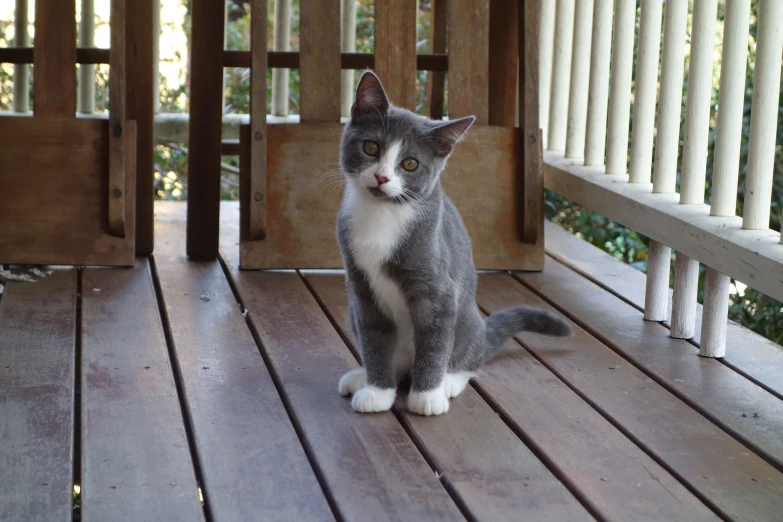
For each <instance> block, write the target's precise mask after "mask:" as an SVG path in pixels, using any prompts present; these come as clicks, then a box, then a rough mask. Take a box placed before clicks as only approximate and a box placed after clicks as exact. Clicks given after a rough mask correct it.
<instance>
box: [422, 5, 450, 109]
mask: <svg viewBox="0 0 783 522" xmlns="http://www.w3.org/2000/svg"><path fill="white" fill-rule="evenodd" d="M431 5H432V23H431V25H430V39H431V41H432V52H433V53H439V54H440V53H445V52H446V33H447V30H446V29H447V27H446V26H447V24H446V22H447V20H448V10H447V7H446V6H447V0H432V4H431ZM445 80H446V73H445V72H443V71H429V72H428V73H427V99H428V100H429V105H430V118H432V119H433V120H442V119H443V101H444V94H445V92H444V91H445Z"/></svg>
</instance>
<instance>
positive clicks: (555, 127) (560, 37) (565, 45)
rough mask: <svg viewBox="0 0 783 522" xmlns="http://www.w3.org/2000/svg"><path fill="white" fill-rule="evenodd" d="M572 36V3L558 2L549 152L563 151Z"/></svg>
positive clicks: (560, 0)
mask: <svg viewBox="0 0 783 522" xmlns="http://www.w3.org/2000/svg"><path fill="white" fill-rule="evenodd" d="M573 36H574V0H557V12H556V15H555V47H554V52H553V54H552V94H551V98H550V101H549V138H548V139H547V148H548V149H549V150H565V140H566V122H567V119H568V87H569V84H570V79H571V50H572V48H571V45H572V42H573Z"/></svg>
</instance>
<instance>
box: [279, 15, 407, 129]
mask: <svg viewBox="0 0 783 522" xmlns="http://www.w3.org/2000/svg"><path fill="white" fill-rule="evenodd" d="M414 2H415V0H414ZM376 9H377V8H376ZM299 12H300V15H299V16H300V22H299V24H300V28H301V29H300V36H299V39H300V47H301V49H302V51H301V53H300V55H299V56H300V61H301V64H300V73H299V74H300V75H301V80H300V88H299V89H300V92H301V93H302V94H301V96H300V101H299V113H300V115H301V119H302V121H303V122H316V121H335V122H337V121H340V59H341V57H340V0H300V7H299ZM376 17H377V15H376ZM376 30H377V28H376ZM265 78H266V76H265Z"/></svg>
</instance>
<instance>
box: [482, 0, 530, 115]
mask: <svg viewBox="0 0 783 522" xmlns="http://www.w3.org/2000/svg"><path fill="white" fill-rule="evenodd" d="M523 3H524V2H509V1H508V0H490V4H489V120H488V121H489V124H490V125H503V126H505V127H513V126H514V123H515V121H516V115H515V114H514V113H515V111H516V107H517V80H518V79H519V78H518V77H519V75H518V74H517V64H518V60H517V57H518V56H520V55H519V52H518V50H519V49H520V47H519V43H518V42H519V29H520V24H519V20H520V16H519V5H520V4H523ZM528 3H530V4H531V5H532V4H533V3H534V2H528ZM523 8H524V7H523ZM537 11H538V10H536V12H537ZM523 34H524V33H523ZM526 36H527V37H528V40H530V39H533V36H532V35H527V34H526ZM536 38H537V36H536ZM532 43H533V44H534V45H536V47H538V42H532ZM522 48H524V44H523V46H522ZM536 78H538V76H536ZM536 81H537V80H536ZM536 85H538V84H537V83H536ZM537 106H538V102H536V105H535V107H537ZM522 114H524V111H522ZM522 114H520V116H521V115H522Z"/></svg>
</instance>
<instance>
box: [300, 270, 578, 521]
mask: <svg viewBox="0 0 783 522" xmlns="http://www.w3.org/2000/svg"><path fill="white" fill-rule="evenodd" d="M305 277H306V279H307V280H308V282H309V283H310V284H311V285H312V288H313V289H314V290H315V292H316V294H317V296H318V298H319V299H320V300H321V302H322V303H323V304H324V305H325V306H326V308H327V309H328V311H329V313H330V314H331V316H332V318H333V320H334V321H335V322H336V323H337V324H338V326H339V327H340V330H341V331H342V335H343V337H344V338H351V342H352V344H353V347H354V350H355V347H356V342H355V339H353V334H352V331H351V328H350V323H349V319H348V317H349V315H348V299H347V295H346V292H345V276H344V275H343V274H342V273H341V272H331V273H325V272H308V273H306V274H305ZM402 415H403V418H404V420H405V422H406V423H408V425H409V427H410V431H412V433H413V434H414V436H415V437H416V438H417V439H418V440H419V441H420V444H421V445H423V446H424V447H426V448H427V450H428V451H429V452H430V454H431V455H432V458H433V459H434V462H435V467H436V468H437V469H438V470H439V471H440V472H441V473H443V476H442V477H441V481H444V482H445V483H446V484H448V485H449V486H450V487H451V488H453V490H454V491H456V493H457V494H458V495H459V496H460V498H462V500H463V501H464V502H465V505H466V506H467V508H468V509H469V510H470V512H471V513H472V514H473V515H474V516H475V517H476V518H477V519H479V520H511V519H518V518H519V517H520V516H521V515H522V514H524V518H525V519H526V520H588V519H589V520H592V517H591V516H590V514H589V513H588V512H587V511H586V510H585V509H584V508H583V507H582V506H581V505H580V504H579V502H578V501H577V500H576V499H575V498H574V497H573V496H572V495H571V493H569V492H568V490H567V489H566V488H565V486H564V485H563V484H562V483H561V482H560V481H559V480H558V479H557V478H555V476H553V475H552V473H551V472H550V471H549V470H548V469H547V468H546V466H544V465H543V464H542V463H541V461H539V460H538V458H537V457H536V456H535V455H534V454H533V453H532V452H531V451H530V450H529V449H528V448H527V447H526V446H525V444H524V443H523V442H522V441H521V440H520V439H519V438H518V437H517V436H516V435H515V434H514V433H513V431H511V430H510V429H509V428H508V427H507V426H506V425H505V424H504V423H503V421H502V419H500V418H499V417H498V416H497V414H496V413H495V412H494V411H492V408H490V407H489V405H487V404H486V403H485V402H484V400H483V399H482V398H481V397H480V396H479V395H478V393H476V391H475V390H474V389H473V388H471V387H468V388H467V389H466V390H465V391H464V392H463V393H462V395H460V397H459V398H458V399H457V400H456V401H455V404H454V407H452V408H451V410H450V411H449V413H448V414H447V415H445V416H443V417H441V418H440V419H430V418H425V417H420V416H417V415H410V414H407V413H405V412H403V413H402ZM488 483H491V484H492V487H487V485H488ZM520 485H521V486H522V487H520Z"/></svg>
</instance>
